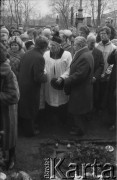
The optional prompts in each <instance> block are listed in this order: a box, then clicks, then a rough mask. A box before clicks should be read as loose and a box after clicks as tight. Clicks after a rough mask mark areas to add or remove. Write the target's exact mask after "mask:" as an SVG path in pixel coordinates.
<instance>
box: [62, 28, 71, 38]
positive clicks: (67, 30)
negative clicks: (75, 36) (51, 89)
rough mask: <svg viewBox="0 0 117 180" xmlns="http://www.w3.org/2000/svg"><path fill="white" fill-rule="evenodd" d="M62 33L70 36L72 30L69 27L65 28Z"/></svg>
mask: <svg viewBox="0 0 117 180" xmlns="http://www.w3.org/2000/svg"><path fill="white" fill-rule="evenodd" d="M63 33H64V35H65V36H67V37H70V36H71V35H72V32H71V31H70V30H69V29H65V30H64V32H63Z"/></svg>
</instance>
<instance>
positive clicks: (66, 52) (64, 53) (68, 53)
mask: <svg viewBox="0 0 117 180" xmlns="http://www.w3.org/2000/svg"><path fill="white" fill-rule="evenodd" d="M63 55H65V56H71V53H70V52H69V51H66V50H65V51H64V52H63Z"/></svg>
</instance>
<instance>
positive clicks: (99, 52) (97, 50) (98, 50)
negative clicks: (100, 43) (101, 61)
mask: <svg viewBox="0 0 117 180" xmlns="http://www.w3.org/2000/svg"><path fill="white" fill-rule="evenodd" d="M93 53H96V54H102V51H101V50H100V49H98V48H97V47H95V48H94V49H93Z"/></svg>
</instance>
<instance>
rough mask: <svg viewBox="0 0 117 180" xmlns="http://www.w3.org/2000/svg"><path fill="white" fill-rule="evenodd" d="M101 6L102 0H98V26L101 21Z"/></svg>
mask: <svg viewBox="0 0 117 180" xmlns="http://www.w3.org/2000/svg"><path fill="white" fill-rule="evenodd" d="M101 6H102V0H98V15H97V26H100V23H101Z"/></svg>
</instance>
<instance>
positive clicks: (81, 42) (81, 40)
mask: <svg viewBox="0 0 117 180" xmlns="http://www.w3.org/2000/svg"><path fill="white" fill-rule="evenodd" d="M75 41H76V43H77V44H79V45H80V47H82V48H83V47H85V46H87V41H86V39H85V38H84V37H83V36H77V37H76V38H75Z"/></svg>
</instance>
